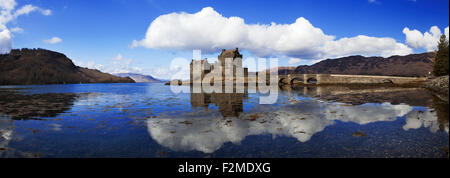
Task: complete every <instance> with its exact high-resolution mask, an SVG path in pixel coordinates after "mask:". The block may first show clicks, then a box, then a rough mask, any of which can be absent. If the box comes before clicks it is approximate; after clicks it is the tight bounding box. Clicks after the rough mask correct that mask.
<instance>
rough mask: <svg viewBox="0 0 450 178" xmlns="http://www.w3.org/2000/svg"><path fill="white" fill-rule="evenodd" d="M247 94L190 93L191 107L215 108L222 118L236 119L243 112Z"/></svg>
mask: <svg viewBox="0 0 450 178" xmlns="http://www.w3.org/2000/svg"><path fill="white" fill-rule="evenodd" d="M247 98H248V93H192V92H191V105H192V107H194V108H195V107H203V108H206V109H207V108H209V106H210V105H213V106H217V107H218V108H219V112H220V113H221V114H222V115H223V116H224V117H238V116H239V114H240V113H242V112H243V111H244V104H243V103H244V99H247Z"/></svg>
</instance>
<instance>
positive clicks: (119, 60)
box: [73, 54, 143, 74]
mask: <svg viewBox="0 0 450 178" xmlns="http://www.w3.org/2000/svg"><path fill="white" fill-rule="evenodd" d="M73 61H74V63H75V65H77V66H81V67H87V68H89V69H97V70H100V71H102V72H106V73H110V74H117V73H142V71H143V69H142V68H140V67H136V66H134V65H133V60H132V59H127V58H124V57H123V56H122V54H117V56H116V57H114V58H111V59H110V60H109V61H108V63H107V64H98V63H95V62H94V61H88V62H86V63H84V62H82V61H75V60H73Z"/></svg>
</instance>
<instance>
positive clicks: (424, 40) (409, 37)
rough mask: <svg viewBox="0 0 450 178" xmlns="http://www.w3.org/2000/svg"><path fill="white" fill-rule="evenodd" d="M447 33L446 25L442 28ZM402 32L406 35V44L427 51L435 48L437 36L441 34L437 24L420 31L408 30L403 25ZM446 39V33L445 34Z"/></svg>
mask: <svg viewBox="0 0 450 178" xmlns="http://www.w3.org/2000/svg"><path fill="white" fill-rule="evenodd" d="M444 31H445V32H444V33H445V34H448V27H447V28H445V30H444ZM403 33H404V34H405V35H406V44H408V46H410V47H412V48H424V49H426V50H427V51H434V50H436V49H437V44H438V41H439V38H440V37H441V35H442V32H441V30H440V29H439V28H438V27H437V26H432V27H431V28H430V30H429V31H427V32H424V33H423V34H422V32H420V31H419V30H416V29H414V30H410V29H409V28H407V27H405V28H404V29H403ZM447 39H448V35H447Z"/></svg>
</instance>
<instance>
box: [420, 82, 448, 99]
mask: <svg viewBox="0 0 450 178" xmlns="http://www.w3.org/2000/svg"><path fill="white" fill-rule="evenodd" d="M448 77H449V76H448V75H446V76H441V77H437V78H434V79H430V80H429V81H428V82H427V83H426V84H425V86H424V87H425V88H427V89H429V90H430V91H432V92H433V94H435V95H436V96H437V97H438V98H440V99H441V100H443V101H446V102H447V103H448V101H449V99H448V97H449V95H448V92H449V90H448V79H449V78H448Z"/></svg>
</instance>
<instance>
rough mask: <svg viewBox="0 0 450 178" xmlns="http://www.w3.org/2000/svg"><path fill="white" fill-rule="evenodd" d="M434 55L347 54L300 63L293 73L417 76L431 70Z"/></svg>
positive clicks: (426, 73)
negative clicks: (373, 55) (307, 63)
mask: <svg viewBox="0 0 450 178" xmlns="http://www.w3.org/2000/svg"><path fill="white" fill-rule="evenodd" d="M434 56H435V53H434V52H429V53H422V54H411V55H407V56H391V57H388V58H383V57H363V56H349V57H342V58H337V59H326V60H323V61H320V62H318V63H316V64H314V65H311V66H307V65H301V66H298V67H297V68H296V69H295V70H294V71H293V73H296V74H318V73H320V74H349V75H387V76H408V77H419V76H427V75H428V73H429V72H431V71H432V70H433V60H434Z"/></svg>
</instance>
